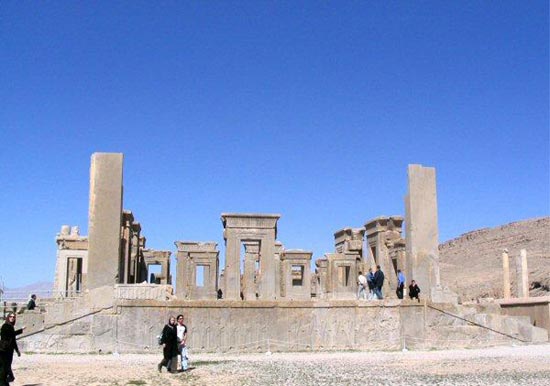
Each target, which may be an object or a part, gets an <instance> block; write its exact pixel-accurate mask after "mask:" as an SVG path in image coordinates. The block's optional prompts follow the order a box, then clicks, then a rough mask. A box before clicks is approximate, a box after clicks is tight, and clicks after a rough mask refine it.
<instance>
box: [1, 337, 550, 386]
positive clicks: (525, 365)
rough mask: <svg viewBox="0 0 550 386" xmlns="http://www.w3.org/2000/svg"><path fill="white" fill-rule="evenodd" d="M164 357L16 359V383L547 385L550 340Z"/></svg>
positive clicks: (60, 385)
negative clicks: (168, 365)
mask: <svg viewBox="0 0 550 386" xmlns="http://www.w3.org/2000/svg"><path fill="white" fill-rule="evenodd" d="M160 356H161V355H160V354H159V355H149V354H147V355H139V354H126V355H113V354H105V355H69V354H61V355H46V354H29V355H25V354H23V356H21V357H20V358H17V357H16V358H15V359H14V371H15V376H16V381H15V382H14V383H12V385H15V386H22V385H27V386H30V385H44V386H66V385H71V386H76V385H121V386H122V385H182V384H185V385H220V386H221V385H361V384H369V385H384V384H387V385H390V384H391V385H424V384H430V385H434V384H437V385H514V386H517V385H548V384H550V344H545V345H535V346H520V347H498V348H488V349H475V350H445V351H427V352H419V351H409V352H374V353H373V352H369V353H366V352H331V353H274V354H272V355H266V354H254V355H244V354H243V355H238V354H223V355H221V354H216V355H214V354H200V355H193V354H192V353H191V358H190V359H191V362H190V364H191V366H192V369H191V370H190V371H188V372H185V373H177V374H169V373H167V372H166V370H163V372H162V373H161V374H159V373H158V371H157V370H156V364H157V363H158V362H159V360H160Z"/></svg>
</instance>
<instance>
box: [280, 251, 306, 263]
mask: <svg viewBox="0 0 550 386" xmlns="http://www.w3.org/2000/svg"><path fill="white" fill-rule="evenodd" d="M312 255H313V252H311V251H304V250H303V249H287V250H285V251H283V252H282V253H281V260H292V261H298V260H300V261H303V260H311V256H312Z"/></svg>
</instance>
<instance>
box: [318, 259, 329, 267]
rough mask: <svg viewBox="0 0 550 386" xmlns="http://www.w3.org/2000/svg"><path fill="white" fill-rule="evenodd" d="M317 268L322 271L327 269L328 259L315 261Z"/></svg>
mask: <svg viewBox="0 0 550 386" xmlns="http://www.w3.org/2000/svg"><path fill="white" fill-rule="evenodd" d="M315 266H316V267H317V268H320V269H323V268H327V267H328V260H327V259H326V258H321V259H317V260H315Z"/></svg>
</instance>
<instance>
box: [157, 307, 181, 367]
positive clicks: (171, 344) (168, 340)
mask: <svg viewBox="0 0 550 386" xmlns="http://www.w3.org/2000/svg"><path fill="white" fill-rule="evenodd" d="M160 342H161V343H162V345H163V348H162V355H163V358H162V361H160V363H159V364H158V365H157V368H158V371H159V372H162V367H163V366H164V367H166V369H167V370H168V372H169V373H172V372H173V371H172V368H171V367H172V358H174V357H176V358H177V357H178V334H177V331H176V318H175V317H173V316H170V319H168V324H166V325H165V326H164V328H163V329H162V334H161V338H160Z"/></svg>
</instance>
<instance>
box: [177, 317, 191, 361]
mask: <svg viewBox="0 0 550 386" xmlns="http://www.w3.org/2000/svg"><path fill="white" fill-rule="evenodd" d="M177 322H178V324H177V325H176V329H177V334H178V349H179V352H180V355H181V371H187V369H188V368H189V359H188V358H187V345H186V344H185V341H186V340H187V326H186V325H185V324H183V315H181V314H180V315H178V318H177Z"/></svg>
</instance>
